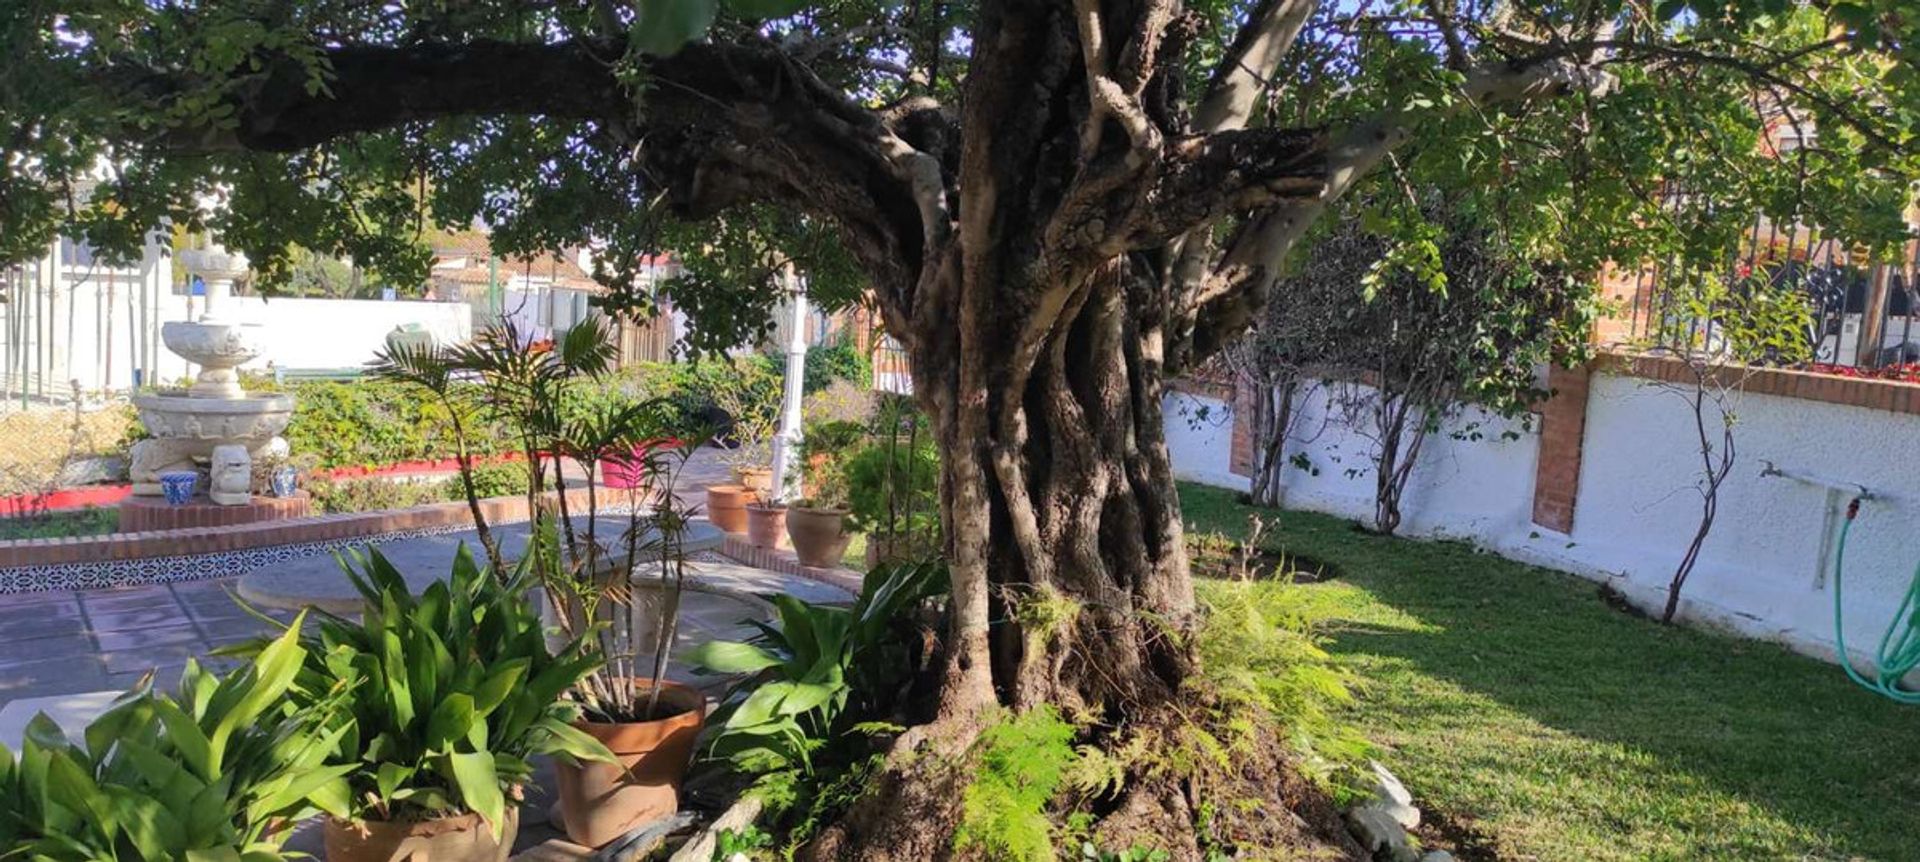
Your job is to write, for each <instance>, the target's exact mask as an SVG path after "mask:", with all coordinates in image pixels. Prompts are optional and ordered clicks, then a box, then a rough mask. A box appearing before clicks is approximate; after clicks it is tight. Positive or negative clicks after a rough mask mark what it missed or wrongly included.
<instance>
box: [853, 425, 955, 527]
mask: <svg viewBox="0 0 1920 862" xmlns="http://www.w3.org/2000/svg"><path fill="white" fill-rule="evenodd" d="M846 469H847V499H848V504H849V505H850V506H851V507H852V509H853V514H852V521H853V525H854V529H857V530H860V531H862V532H865V533H867V534H869V535H875V534H892V535H913V536H924V537H927V538H928V540H929V541H930V542H931V544H932V546H937V545H938V536H939V534H940V451H939V450H938V449H936V448H934V446H933V443H932V441H930V440H926V439H921V440H915V441H908V440H905V439H892V440H889V439H879V440H874V441H873V442H870V443H868V444H867V445H866V446H865V447H863V448H861V449H860V450H859V451H857V452H855V453H853V455H852V456H851V457H849V458H848V459H847V467H846Z"/></svg>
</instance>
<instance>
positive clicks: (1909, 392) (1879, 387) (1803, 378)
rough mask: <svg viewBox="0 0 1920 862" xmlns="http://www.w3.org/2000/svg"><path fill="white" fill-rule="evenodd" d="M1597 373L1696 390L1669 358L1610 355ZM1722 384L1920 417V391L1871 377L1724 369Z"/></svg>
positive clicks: (1683, 366)
mask: <svg viewBox="0 0 1920 862" xmlns="http://www.w3.org/2000/svg"><path fill="white" fill-rule="evenodd" d="M1594 368H1595V370H1599V371H1606V372H1609V373H1612V374H1623V375H1627V376H1630V377H1642V378H1646V379H1648V380H1662V381H1667V382H1671V383H1686V384H1689V385H1691V384H1692V383H1693V380H1694V376H1693V371H1692V370H1691V369H1689V368H1688V367H1687V364H1686V363H1685V362H1682V361H1681V360H1678V359H1675V358H1672V357H1669V356H1653V355H1648V354H1635V353H1621V352H1609V353H1603V354H1601V355H1600V356H1599V357H1597V358H1596V359H1595V360H1594ZM1715 373H1716V374H1718V375H1719V380H1720V381H1721V382H1722V383H1724V384H1725V385H1727V386H1729V387H1737V388H1739V389H1740V390H1741V391H1742V392H1755V393H1759V394H1761V395H1777V396H1779V397H1782V398H1800V399H1803V400H1806V401H1823V402H1826V403H1828V404H1846V405H1850V406H1853V407H1865V408H1867V409H1869V410H1889V411H1892V412H1894V413H1906V414H1911V415H1920V385H1916V384H1913V383H1902V382H1900V381H1897V380H1875V379H1873V378H1869V377H1840V376H1837V375H1833V374H1816V373H1814V372H1811V371H1795V370H1793V369H1788V368H1745V367H1733V368H1723V369H1718V370H1716V371H1715Z"/></svg>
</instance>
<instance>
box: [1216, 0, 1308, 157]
mask: <svg viewBox="0 0 1920 862" xmlns="http://www.w3.org/2000/svg"><path fill="white" fill-rule="evenodd" d="M1319 5H1320V4H1319V2H1318V0H1262V2H1261V3H1260V5H1259V6H1258V7H1256V8H1255V9H1254V10H1253V12H1252V13H1250V14H1249V15H1248V16H1247V24H1246V26H1244V27H1241V28H1240V32H1239V33H1237V34H1235V35H1234V39H1233V44H1232V45H1230V46H1228V48H1227V56H1226V58H1225V59H1224V60H1222V61H1221V63H1220V67H1219V69H1218V70H1216V71H1215V73H1214V76H1213V82H1212V83H1211V84H1210V85H1209V86H1208V87H1207V95H1206V97H1205V98H1204V99H1202V100H1201V102H1200V107H1199V108H1198V109H1197V110H1195V111H1194V113H1193V125H1194V128H1195V129H1196V130H1198V131H1202V132H1223V131H1227V130H1230V129H1239V128H1245V127H1246V125H1247V121H1248V120H1249V119H1250V118H1251V117H1252V116H1253V109H1254V108H1255V107H1257V106H1258V105H1259V104H1260V93H1261V91H1262V90H1264V89H1266V86H1267V81H1268V80H1269V79H1271V78H1272V77H1273V73H1274V70H1275V69H1278V68H1279V67H1280V61H1281V59H1283V58H1285V57H1286V55H1287V50H1288V49H1290V48H1292V47H1293V43H1294V41H1295V40H1296V39H1299V38H1300V29H1301V28H1302V27H1304V26H1306V23H1307V19H1308V18H1311V17H1313V12H1314V10H1315V9H1317V8H1319Z"/></svg>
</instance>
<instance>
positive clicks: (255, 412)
mask: <svg viewBox="0 0 1920 862" xmlns="http://www.w3.org/2000/svg"><path fill="white" fill-rule="evenodd" d="M190 391H191V390H186V389H167V390H161V391H159V392H153V393H148V394H145V395H135V396H133V406H134V407H135V408H137V409H138V410H139V411H140V421H141V423H142V424H144V425H146V428H147V433H149V434H152V435H153V436H154V437H158V438H162V439H170V440H180V441H191V442H194V443H201V444H204V448H205V450H206V451H204V452H195V453H194V455H195V456H197V457H202V458H204V457H206V456H207V455H208V454H210V453H211V452H212V451H213V447H214V446H215V445H217V444H220V443H238V444H240V445H242V446H245V447H247V448H248V449H250V450H251V449H257V448H259V447H261V446H264V445H266V443H267V441H269V440H272V439H273V438H274V437H275V436H277V435H278V434H279V433H280V432H282V431H285V430H287V423H288V422H291V421H292V420H293V396H291V395H285V394H279V393H261V394H257V395H242V396H241V397H239V398H205V397H200V396H196V395H191V394H189V392H190Z"/></svg>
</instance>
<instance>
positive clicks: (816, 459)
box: [787, 422, 866, 567]
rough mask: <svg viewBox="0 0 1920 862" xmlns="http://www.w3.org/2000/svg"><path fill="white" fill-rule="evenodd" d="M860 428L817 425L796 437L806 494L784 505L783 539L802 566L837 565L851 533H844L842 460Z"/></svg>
mask: <svg viewBox="0 0 1920 862" xmlns="http://www.w3.org/2000/svg"><path fill="white" fill-rule="evenodd" d="M865 436H866V428H865V426H862V425H861V424H860V423H858V422H820V423H816V424H814V425H813V426H811V427H809V428H808V429H807V432H806V436H805V437H804V438H802V440H803V442H802V444H801V449H800V456H801V465H802V468H801V469H802V475H803V476H804V480H803V483H802V484H804V485H805V487H806V491H807V496H806V497H804V498H802V499H799V500H795V501H794V502H793V504H792V505H790V506H788V507H787V537H788V538H790V539H792V540H793V553H794V556H796V557H798V558H799V559H800V562H801V564H802V565H808V566H820V567H826V566H837V565H839V564H840V558H841V557H842V556H843V555H845V554H846V552H847V543H848V542H849V541H851V540H852V538H853V534H852V533H850V532H848V531H847V512H848V509H847V478H846V470H845V467H844V465H843V464H842V462H843V461H844V460H845V458H846V453H847V452H848V451H850V450H852V449H853V448H854V447H855V446H858V445H859V443H860V441H861V439H862V438H864V437H865Z"/></svg>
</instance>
